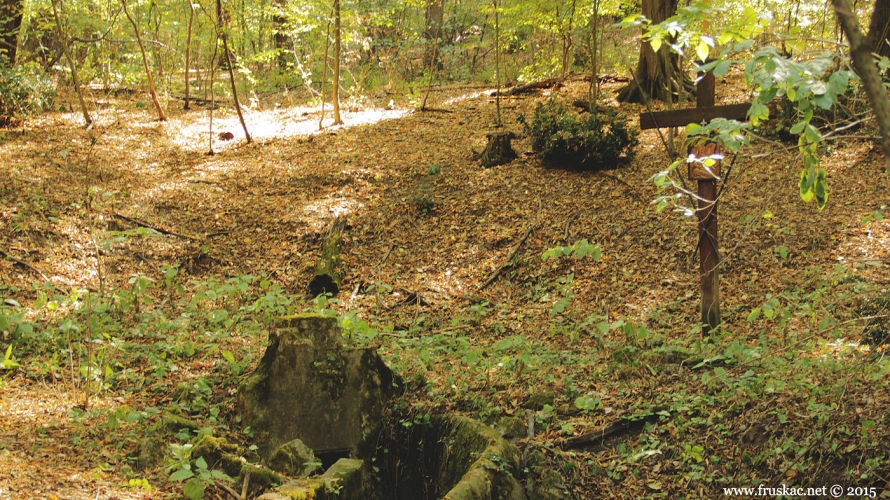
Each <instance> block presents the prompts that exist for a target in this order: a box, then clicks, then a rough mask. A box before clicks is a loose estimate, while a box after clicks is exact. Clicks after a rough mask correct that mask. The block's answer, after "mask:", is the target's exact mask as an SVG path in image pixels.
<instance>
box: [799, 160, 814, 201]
mask: <svg viewBox="0 0 890 500" xmlns="http://www.w3.org/2000/svg"><path fill="white" fill-rule="evenodd" d="M798 185H799V186H800V199H802V200H803V201H804V202H806V203H809V202H810V201H812V199H813V195H815V193H814V192H813V180H812V179H811V178H810V175H809V169H806V168H805V169H803V170H801V172H800V182H799V183H798Z"/></svg>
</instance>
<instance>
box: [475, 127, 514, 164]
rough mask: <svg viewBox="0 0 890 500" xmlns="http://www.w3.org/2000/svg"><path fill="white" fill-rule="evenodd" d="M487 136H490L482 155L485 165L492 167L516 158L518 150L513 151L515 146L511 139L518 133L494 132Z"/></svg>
mask: <svg viewBox="0 0 890 500" xmlns="http://www.w3.org/2000/svg"><path fill="white" fill-rule="evenodd" d="M486 137H487V138H488V145H487V146H485V151H483V152H482V155H481V159H482V166H483V167H485V168H491V167H494V166H495V165H503V164H505V163H510V162H511V161H513V160H515V159H516V151H513V146H512V145H511V144H510V141H511V140H513V139H515V138H516V134H514V133H513V132H494V133H491V134H488V135H487V136H486Z"/></svg>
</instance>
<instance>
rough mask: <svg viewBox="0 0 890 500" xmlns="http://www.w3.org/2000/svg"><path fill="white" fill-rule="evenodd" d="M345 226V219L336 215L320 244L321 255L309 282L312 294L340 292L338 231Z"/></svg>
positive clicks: (339, 238) (335, 293)
mask: <svg viewBox="0 0 890 500" xmlns="http://www.w3.org/2000/svg"><path fill="white" fill-rule="evenodd" d="M345 226H346V220H345V219H341V218H340V217H337V218H336V219H334V223H333V224H331V228H330V229H329V230H328V234H327V236H325V239H324V242H322V244H321V255H320V256H319V257H318V261H316V263H315V276H314V277H313V278H312V281H310V282H309V293H311V294H312V295H313V296H316V295H319V294H322V293H330V294H333V295H337V294H338V293H339V292H340V281H341V279H342V278H341V277H340V273H339V271H338V270H337V268H338V267H340V240H341V237H340V233H341V232H342V231H343V228H344V227H345Z"/></svg>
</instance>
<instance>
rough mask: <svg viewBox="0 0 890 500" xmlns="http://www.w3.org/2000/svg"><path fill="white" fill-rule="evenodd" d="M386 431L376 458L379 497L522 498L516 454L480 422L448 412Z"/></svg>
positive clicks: (399, 499) (421, 499)
mask: <svg viewBox="0 0 890 500" xmlns="http://www.w3.org/2000/svg"><path fill="white" fill-rule="evenodd" d="M388 431H389V434H388V435H387V436H386V439H385V442H384V443H383V444H382V447H381V449H380V450H378V454H377V463H378V464H379V466H380V468H381V470H382V472H381V476H382V477H381V478H380V483H379V495H378V496H379V498H381V499H386V500H409V499H410V500H438V499H440V498H444V499H447V500H523V499H525V492H524V490H523V488H522V485H521V484H520V483H519V481H518V480H517V478H519V477H520V474H521V469H520V453H519V450H518V449H517V448H516V447H515V446H513V445H511V444H510V443H508V442H507V441H506V440H505V439H504V438H502V437H501V436H500V434H499V433H498V432H497V431H496V430H494V429H493V428H491V427H489V426H487V425H485V424H483V423H481V422H478V421H475V420H472V419H469V418H466V417H461V416H458V415H450V414H446V415H439V416H435V417H433V418H431V419H430V420H429V422H427V423H415V424H413V425H412V426H411V427H410V428H407V429H406V428H401V429H399V428H393V429H388ZM384 449H385V451H384Z"/></svg>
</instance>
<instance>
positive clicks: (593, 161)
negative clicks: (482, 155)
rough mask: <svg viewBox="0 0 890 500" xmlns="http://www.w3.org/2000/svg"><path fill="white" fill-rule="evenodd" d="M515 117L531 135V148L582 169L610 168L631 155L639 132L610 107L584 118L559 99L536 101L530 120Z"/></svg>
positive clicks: (628, 158)
mask: <svg viewBox="0 0 890 500" xmlns="http://www.w3.org/2000/svg"><path fill="white" fill-rule="evenodd" d="M518 120H519V122H520V123H522V124H523V126H525V128H526V130H527V132H528V133H529V135H530V136H531V138H532V149H533V150H534V151H535V152H537V153H540V154H541V156H542V157H543V158H544V159H545V160H547V161H551V162H555V163H563V164H568V165H572V166H578V167H581V168H583V169H585V170H596V169H600V168H613V167H615V166H617V165H619V164H622V163H625V162H627V161H629V160H631V159H632V158H633V155H634V148H635V147H636V146H637V144H639V140H638V138H637V137H638V135H639V132H638V131H637V130H636V129H633V128H629V127H628V125H627V122H626V121H624V120H621V119H619V118H618V117H617V116H616V114H615V112H614V111H613V110H611V109H606V110H603V109H598V110H595V111H594V112H592V113H590V114H589V115H587V117H586V118H576V117H575V116H573V115H571V114H569V113H568V112H567V111H566V108H565V107H564V106H563V105H562V104H560V103H559V102H557V101H555V100H553V99H550V100H549V101H547V102H546V103H543V104H541V103H539V104H538V106H537V107H536V108H535V111H534V115H533V116H532V119H531V121H528V120H527V119H526V117H525V116H524V115H519V117H518Z"/></svg>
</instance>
